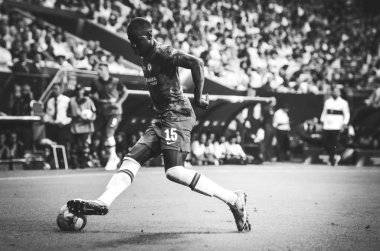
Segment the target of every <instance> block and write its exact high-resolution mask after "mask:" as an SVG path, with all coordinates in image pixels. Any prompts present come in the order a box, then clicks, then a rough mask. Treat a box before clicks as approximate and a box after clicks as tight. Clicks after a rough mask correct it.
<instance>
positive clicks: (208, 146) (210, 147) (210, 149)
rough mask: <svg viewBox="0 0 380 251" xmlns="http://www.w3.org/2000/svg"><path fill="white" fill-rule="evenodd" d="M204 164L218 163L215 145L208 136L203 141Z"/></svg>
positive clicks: (216, 164)
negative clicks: (204, 141)
mask: <svg viewBox="0 0 380 251" xmlns="http://www.w3.org/2000/svg"><path fill="white" fill-rule="evenodd" d="M204 159H205V160H204V164H205V165H210V164H211V165H215V166H218V165H219V161H218V158H217V157H216V154H215V147H214V143H213V140H212V139H211V138H208V139H207V140H206V143H205V149H204Z"/></svg>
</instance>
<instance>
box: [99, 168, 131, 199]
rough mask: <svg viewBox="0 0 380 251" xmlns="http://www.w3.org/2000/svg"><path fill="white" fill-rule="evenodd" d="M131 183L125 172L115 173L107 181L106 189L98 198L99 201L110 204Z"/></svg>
mask: <svg viewBox="0 0 380 251" xmlns="http://www.w3.org/2000/svg"><path fill="white" fill-rule="evenodd" d="M131 183H132V180H131V178H130V177H129V176H128V175H127V174H126V173H122V172H120V173H116V174H114V175H113V176H112V178H111V180H110V181H109V182H108V185H107V187H106V190H105V191H104V193H103V194H102V195H101V196H100V197H99V198H98V200H99V201H101V202H103V203H105V204H106V205H108V206H110V205H111V204H112V202H113V201H114V200H115V199H116V198H117V197H118V196H119V195H120V194H121V193H122V192H124V190H125V189H127V187H129V186H130V185H131Z"/></svg>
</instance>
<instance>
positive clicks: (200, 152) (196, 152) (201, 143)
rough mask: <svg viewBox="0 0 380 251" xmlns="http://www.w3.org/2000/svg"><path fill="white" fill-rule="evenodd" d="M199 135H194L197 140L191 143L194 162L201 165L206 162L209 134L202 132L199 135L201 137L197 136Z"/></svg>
mask: <svg viewBox="0 0 380 251" xmlns="http://www.w3.org/2000/svg"><path fill="white" fill-rule="evenodd" d="M196 136H197V135H194V137H195V140H194V141H193V142H192V143H191V155H192V161H191V162H192V164H193V165H197V166H201V165H203V164H205V162H206V158H205V148H206V141H207V135H206V134H205V133H202V134H201V135H200V136H199V139H197V138H196Z"/></svg>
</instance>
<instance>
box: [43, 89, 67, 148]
mask: <svg viewBox="0 0 380 251" xmlns="http://www.w3.org/2000/svg"><path fill="white" fill-rule="evenodd" d="M69 103H70V98H69V97H67V96H65V95H63V94H62V87H61V84H60V83H55V84H54V85H53V87H52V97H51V98H49V99H48V101H47V103H46V107H45V115H44V122H45V126H46V136H47V138H49V139H51V140H52V141H55V142H56V143H58V144H59V145H68V142H69V137H70V123H71V118H70V117H68V116H67V110H68V107H69Z"/></svg>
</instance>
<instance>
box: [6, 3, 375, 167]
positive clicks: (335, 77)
mask: <svg viewBox="0 0 380 251" xmlns="http://www.w3.org/2000/svg"><path fill="white" fill-rule="evenodd" d="M29 2H32V3H34V4H39V5H43V6H45V7H50V8H59V9H64V10H68V11H75V12H80V13H81V14H84V15H86V16H87V18H89V19H90V20H92V21H93V22H97V23H99V24H100V25H103V26H105V28H106V29H108V30H110V31H114V32H115V33H118V34H119V35H121V36H125V38H127V37H126V27H127V24H128V23H129V21H130V20H131V19H132V18H134V17H136V16H145V17H147V18H148V19H149V20H150V21H152V23H153V24H154V27H155V37H156V39H157V40H158V41H159V42H162V43H170V44H172V45H173V46H174V47H176V48H180V49H181V50H183V51H185V52H188V53H190V54H193V55H195V56H197V57H200V58H202V59H203V60H204V63H205V74H206V76H207V77H208V78H210V79H214V80H217V81H218V82H219V83H221V84H224V85H227V86H228V87H230V88H232V89H236V90H241V91H247V90H248V95H255V90H257V89H265V90H270V91H275V92H287V93H300V94H302V93H314V94H326V93H328V91H329V90H330V88H331V86H333V85H337V84H338V85H341V86H342V87H343V88H344V89H346V90H349V89H355V90H360V89H374V91H373V94H372V95H371V96H370V97H369V98H368V99H367V100H366V107H364V108H363V109H360V110H358V111H356V112H354V113H353V118H352V122H351V123H352V125H353V129H354V130H351V131H347V133H346V135H347V137H346V139H345V140H344V141H345V142H343V143H342V144H343V145H350V146H353V147H359V148H369V149H374V148H375V149H378V148H379V147H380V146H379V145H380V143H379V133H380V132H379V131H378V129H377V125H379V124H380V118H379V115H378V114H379V113H378V109H379V106H380V105H379V100H380V91H379V90H380V88H379V84H380V44H379V41H380V31H379V27H378V26H376V25H375V24H376V23H378V22H379V21H380V17H379V16H377V15H374V16H371V19H369V18H368V17H367V16H366V15H365V14H364V12H363V10H361V9H360V8H355V6H354V3H353V2H351V1H336V2H334V3H326V2H319V1H316V0H307V1H280V0H272V1H260V0H256V1H231V0H223V1H213V0H210V1H201V0H194V1H174V0H166V1H160V2H158V1H152V0H143V1H132V0H119V1H118V0H99V1H87V0H76V1H66V0H29ZM0 54H1V55H2V57H1V58H0V71H11V70H12V71H14V72H18V73H31V74H41V73H43V72H44V68H45V67H52V68H63V69H84V70H96V69H97V67H98V65H99V63H107V64H108V66H109V69H110V72H111V73H118V74H133V75H138V74H141V72H139V71H136V70H134V69H130V68H128V62H127V61H126V59H124V58H123V57H122V56H118V55H112V54H110V53H108V52H107V51H105V50H103V49H102V48H101V46H100V43H99V41H82V40H80V39H79V38H76V37H74V36H72V35H70V34H68V33H66V32H64V31H63V30H62V29H61V28H59V27H54V26H52V25H48V24H47V23H45V22H43V21H42V20H39V19H35V18H33V17H28V16H26V15H24V14H22V13H20V12H17V11H10V10H8V9H7V8H6V7H5V5H3V4H1V3H0ZM34 97H35V95H34V94H33V92H32V90H31V83H29V82H27V81H26V82H25V81H19V82H18V83H16V84H15V85H14V91H13V93H12V94H11V96H10V102H9V105H8V110H7V111H6V112H5V113H6V114H9V115H30V113H31V108H30V105H29V104H30V101H31V100H33V99H34ZM268 109H273V110H272V111H266V113H267V114H266V115H265V114H263V116H262V118H261V120H260V122H259V123H258V125H256V126H255V128H256V129H255V131H254V132H251V133H248V134H247V135H248V138H247V137H246V135H245V134H246V133H245V132H243V131H239V130H238V126H235V129H234V131H235V132H236V133H226V134H225V135H219V136H218V137H217V136H216V135H215V134H212V133H211V134H205V133H201V134H200V135H193V138H194V140H193V144H192V156H191V160H190V161H191V163H192V164H194V165H207V164H215V165H217V164H223V163H239V164H245V163H261V162H262V161H268V160H271V159H273V158H274V159H276V158H277V159H278V160H287V159H289V152H290V151H291V148H294V146H292V142H290V139H291V138H292V139H294V138H300V139H301V141H302V142H303V144H310V145H320V144H321V140H320V139H321V131H322V129H321V125H320V122H319V121H318V119H317V118H314V119H312V120H308V121H305V123H303V124H302V125H299V127H297V129H296V130H295V131H296V133H297V135H296V136H295V135H293V136H292V137H291V136H290V134H291V133H293V131H294V128H292V129H293V130H292V132H290V131H291V130H290V128H287V127H286V128H285V127H281V126H278V125H279V123H278V122H276V120H283V119H284V118H285V119H286V116H287V115H286V108H285V107H278V109H276V111H275V110H274V108H273V107H269V108H268ZM374 112H377V113H376V114H375V115H373V114H374ZM276 113H277V116H276V115H275V114H276ZM3 114H4V113H3ZM369 115H371V116H369ZM368 116H369V117H371V118H368ZM288 120H289V118H288ZM246 122H247V121H245V122H244V123H242V122H241V121H240V122H239V121H236V124H239V123H240V124H243V127H244V125H245V123H246ZM250 123H251V125H253V124H255V123H254V122H253V121H250ZM288 123H289V121H288ZM368 125H371V126H370V128H368ZM248 128H249V130H251V129H252V128H253V126H249V127H248ZM362 128H364V129H365V131H364V132H361V130H362ZM258 129H261V130H258ZM259 131H260V132H259ZM352 131H355V133H356V134H355V135H354V134H353V132H352ZM14 134H15V133H14V132H10V133H8V136H7V135H6V134H4V133H2V134H1V137H0V139H1V142H0V151H1V152H0V153H1V157H3V156H8V157H6V158H9V157H10V156H15V154H14V153H12V150H11V149H14V148H15V145H20V147H19V148H20V149H22V148H23V147H22V146H21V145H23V144H22V142H20V140H19V139H18V135H17V134H15V135H16V136H15V135H14ZM139 134H141V133H138V134H132V135H130V134H125V133H123V132H118V134H117V135H116V137H115V138H116V142H117V152H118V155H119V156H122V155H124V154H125V153H127V152H128V149H129V148H130V147H131V146H132V145H133V144H134V143H135V142H136V141H137V139H138V138H139ZM14 138H16V141H15V140H14ZM274 139H275V140H274ZM15 142H20V143H17V144H16V143H15ZM347 142H348V143H347ZM89 147H90V153H89V156H88V158H89V161H88V163H87V165H88V166H91V165H95V166H97V165H98V164H99V165H104V161H105V160H106V158H107V156H106V155H107V153H106V151H105V150H104V147H103V146H102V141H101V135H99V134H98V133H96V132H95V133H93V135H92V143H91V145H90V146H89ZM247 147H248V148H249V147H253V148H254V149H255V150H253V151H251V150H252V149H251V150H250V151H249V153H246V152H245V151H244V150H243V149H248V148H247ZM69 148H70V146H69ZM13 152H23V151H21V150H20V151H16V150H13ZM12 154H13V155H12Z"/></svg>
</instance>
